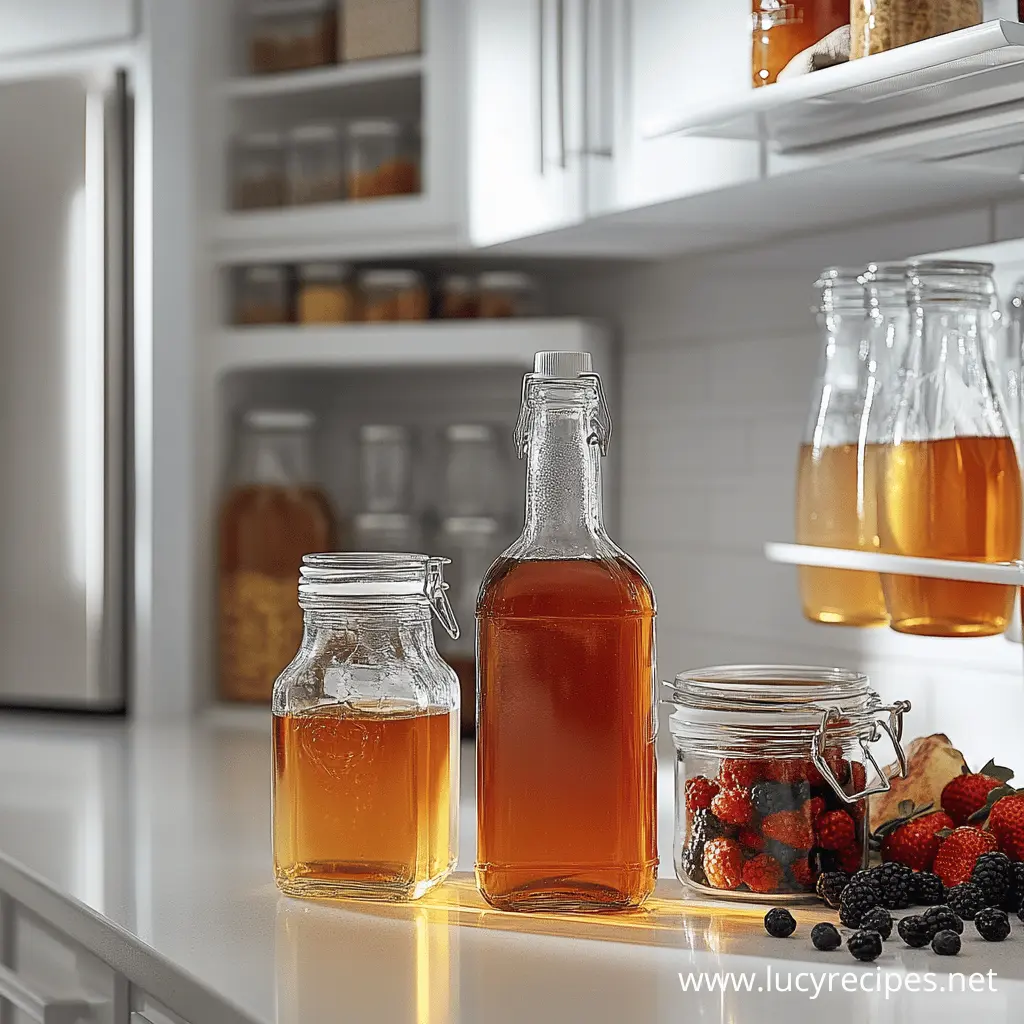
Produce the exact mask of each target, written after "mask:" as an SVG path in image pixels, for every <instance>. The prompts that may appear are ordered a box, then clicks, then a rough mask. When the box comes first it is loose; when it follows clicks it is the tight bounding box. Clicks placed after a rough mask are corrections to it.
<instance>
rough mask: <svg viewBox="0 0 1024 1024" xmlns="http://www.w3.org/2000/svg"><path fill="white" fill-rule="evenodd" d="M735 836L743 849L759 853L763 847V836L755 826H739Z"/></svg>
mask: <svg viewBox="0 0 1024 1024" xmlns="http://www.w3.org/2000/svg"><path fill="white" fill-rule="evenodd" d="M736 838H737V839H738V840H739V844H740V846H742V847H743V848H744V849H745V850H754V851H756V852H758V853H760V852H761V851H762V850H763V849H764V836H763V835H761V833H760V832H758V831H757V829H755V828H741V829H740V832H739V835H738V836H737V837H736Z"/></svg>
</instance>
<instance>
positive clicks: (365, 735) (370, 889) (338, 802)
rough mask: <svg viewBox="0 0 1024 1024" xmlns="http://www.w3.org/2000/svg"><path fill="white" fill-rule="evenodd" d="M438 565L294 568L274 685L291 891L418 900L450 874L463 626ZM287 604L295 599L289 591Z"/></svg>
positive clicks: (398, 558) (361, 561) (307, 562)
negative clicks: (437, 626)
mask: <svg viewBox="0 0 1024 1024" xmlns="http://www.w3.org/2000/svg"><path fill="white" fill-rule="evenodd" d="M445 561H446V560H445V559H442V558H428V557H427V556H426V555H411V554H404V553H400V554H350V553H346V554H318V555H307V556H306V557H305V558H304V559H303V560H302V569H301V573H300V577H299V604H300V605H301V606H302V610H303V616H304V631H303V633H302V635H301V646H299V647H298V653H297V654H295V657H294V659H293V660H292V661H291V663H290V664H289V665H288V666H287V668H285V669H284V671H283V672H282V673H281V676H280V678H279V679H278V680H277V683H276V684H275V686H274V702H273V711H274V876H275V878H276V880H277V885H278V887H279V888H280V889H281V890H282V891H283V892H285V893H287V894H288V895H289V896H305V897H311V898H318V899H322V898H330V897H353V898H356V899H370V900H384V901H389V902H401V901H405V900H412V899H417V898H418V897H420V896H422V895H423V894H424V893H425V892H428V891H429V890H430V889H432V888H434V886H436V885H438V884H439V883H440V882H442V881H443V880H444V879H445V878H447V876H448V875H449V874H450V873H451V871H452V869H453V868H454V866H455V860H456V855H457V851H458V809H459V798H458V794H459V687H458V681H457V680H456V678H455V673H454V672H453V671H452V670H451V668H449V667H448V666H447V665H446V664H445V663H444V662H443V661H442V660H441V657H440V655H438V653H437V648H436V646H435V645H434V634H433V630H432V628H431V621H430V617H431V611H433V613H434V614H435V615H436V616H437V617H438V619H439V620H440V622H441V624H442V625H443V626H444V628H445V630H447V632H448V633H449V635H451V636H458V633H459V630H458V626H457V624H456V622H455V617H454V614H453V612H452V609H451V606H450V605H449V604H448V600H447V598H446V596H445V589H446V586H445V583H444V580H443V576H442V568H443V565H444V563H445ZM293 599H294V593H293Z"/></svg>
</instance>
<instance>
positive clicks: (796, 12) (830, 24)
mask: <svg viewBox="0 0 1024 1024" xmlns="http://www.w3.org/2000/svg"><path fill="white" fill-rule="evenodd" d="M750 20H751V28H752V33H753V55H752V70H753V76H754V85H755V86H760V85H770V84H771V83H772V82H774V81H775V80H776V79H777V78H778V77H779V72H780V71H781V70H782V69H783V68H784V67H785V66H786V65H787V64H788V63H789V62H790V61H791V60H792V59H793V58H794V57H795V56H796V55H797V54H798V53H800V52H801V51H802V50H806V49H807V47H809V46H813V45H814V44H815V43H817V42H819V41H820V40H822V39H824V38H825V36H827V35H828V34H829V33H830V32H833V31H835V29H837V28H841V27H842V26H843V25H848V24H849V22H850V0H797V2H795V3H783V2H782V0H753V14H752V15H751V19H750Z"/></svg>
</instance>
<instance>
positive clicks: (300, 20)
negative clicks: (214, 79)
mask: <svg viewBox="0 0 1024 1024" xmlns="http://www.w3.org/2000/svg"><path fill="white" fill-rule="evenodd" d="M248 19H249V24H248V33H249V70H250V71H252V72H253V74H267V73H274V72H279V71H298V70H300V69H302V68H315V67H319V66H320V65H322V64H333V63H334V62H335V61H336V60H337V54H338V5H337V4H336V3H335V2H334V0H260V2H258V3H254V4H252V5H251V6H250V8H249V10H248Z"/></svg>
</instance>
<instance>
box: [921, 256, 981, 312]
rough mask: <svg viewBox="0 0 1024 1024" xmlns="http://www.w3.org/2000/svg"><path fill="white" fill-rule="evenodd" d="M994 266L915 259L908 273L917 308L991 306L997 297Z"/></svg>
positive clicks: (957, 261)
mask: <svg viewBox="0 0 1024 1024" xmlns="http://www.w3.org/2000/svg"><path fill="white" fill-rule="evenodd" d="M994 269H995V268H994V267H993V265H992V264H991V263H972V262H967V261H965V260H963V261H962V260H916V261H914V262H913V263H911V264H910V265H909V267H908V270H907V282H908V293H909V297H910V301H911V302H912V303H914V305H925V304H931V303H938V304H941V305H954V306H956V305H964V306H983V307H986V308H987V307H989V306H990V305H991V304H992V301H993V299H994V297H995V291H996V286H995V282H994V281H993V280H992V271H993V270H994Z"/></svg>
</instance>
